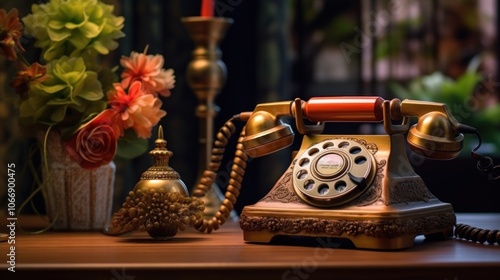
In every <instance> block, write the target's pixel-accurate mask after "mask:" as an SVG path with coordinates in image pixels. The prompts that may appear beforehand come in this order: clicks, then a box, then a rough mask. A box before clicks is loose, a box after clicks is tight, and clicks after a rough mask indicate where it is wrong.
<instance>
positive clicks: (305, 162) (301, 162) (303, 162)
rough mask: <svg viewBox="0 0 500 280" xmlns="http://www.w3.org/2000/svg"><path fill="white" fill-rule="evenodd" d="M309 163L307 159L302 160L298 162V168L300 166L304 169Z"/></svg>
mask: <svg viewBox="0 0 500 280" xmlns="http://www.w3.org/2000/svg"><path fill="white" fill-rule="evenodd" d="M309 162H311V161H310V160H309V159H308V158H303V159H301V160H300V161H299V166H300V167H304V166H306V165H308V164H309Z"/></svg>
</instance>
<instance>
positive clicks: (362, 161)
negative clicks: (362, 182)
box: [354, 156, 367, 165]
mask: <svg viewBox="0 0 500 280" xmlns="http://www.w3.org/2000/svg"><path fill="white" fill-rule="evenodd" d="M366 161H367V159H366V158H365V157H364V156H359V157H356V158H355V159H354V163H355V164H357V165H361V164H365V163H366Z"/></svg>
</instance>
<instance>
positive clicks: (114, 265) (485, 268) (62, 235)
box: [0, 214, 500, 280]
mask: <svg viewBox="0 0 500 280" xmlns="http://www.w3.org/2000/svg"><path fill="white" fill-rule="evenodd" d="M39 219H40V218H34V217H20V218H19V219H18V224H20V225H21V226H23V227H26V228H30V229H31V230H34V229H37V227H38V226H40V228H41V226H42V225H43V223H40V222H39ZM5 221H6V219H5V218H4V219H2V223H5ZM458 222H460V223H468V224H471V225H474V226H478V227H483V228H488V229H493V228H497V229H499V228H500V214H462V215H458ZM3 228H5V227H3ZM330 241H331V240H330ZM328 243H329V240H327V239H322V240H316V239H299V238H294V239H293V240H287V242H285V241H278V242H277V243H276V244H272V245H269V244H249V243H246V242H244V241H243V233H242V231H241V230H240V228H239V226H238V225H237V223H235V222H232V223H231V222H230V223H228V224H226V225H225V226H223V227H222V229H220V230H219V231H217V232H215V233H212V234H201V233H198V232H195V231H193V230H192V229H190V230H187V231H185V232H180V233H179V234H177V236H176V237H174V239H173V240H170V241H161V242H158V241H153V240H152V239H151V238H150V237H149V236H148V235H147V234H146V233H144V232H134V233H133V234H131V235H127V236H121V237H111V236H106V235H104V234H102V233H100V232H56V231H50V232H45V233H42V234H28V233H22V232H20V231H19V230H18V231H17V234H16V244H15V246H16V251H15V252H16V273H18V274H21V275H25V276H26V277H34V278H40V279H46V278H48V277H50V279H108V280H109V279H116V280H120V279H128V280H132V279H156V278H161V279H201V278H203V279H229V278H231V279H238V280H239V279H256V278H262V279H337V278H338V279H402V278H404V279H424V278H425V279H442V280H444V279H458V280H462V279H478V278H477V277H478V275H484V276H486V278H485V279H500V246H498V245H483V244H476V243H471V242H468V241H462V240H453V239H451V240H444V241H428V240H424V238H423V237H417V239H416V241H415V245H414V246H413V247H411V248H408V249H405V250H398V251H391V252H383V251H371V250H355V249H351V248H336V247H337V246H338V244H337V243H331V244H329V247H332V248H326V247H327V245H328ZM0 246H1V263H0V268H1V270H0V275H6V276H12V274H11V272H9V271H7V267H8V266H7V265H6V260H7V256H6V254H7V252H8V251H7V250H8V246H10V245H8V244H7V243H6V242H2V243H0ZM21 275H15V276H21ZM1 278H2V279H10V278H4V276H2V277H1Z"/></svg>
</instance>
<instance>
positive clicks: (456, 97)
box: [390, 59, 500, 153]
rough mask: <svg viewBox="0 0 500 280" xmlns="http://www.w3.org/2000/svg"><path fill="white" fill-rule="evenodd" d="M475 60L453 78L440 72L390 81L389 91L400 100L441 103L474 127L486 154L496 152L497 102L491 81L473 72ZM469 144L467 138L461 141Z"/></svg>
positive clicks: (499, 116)
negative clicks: (478, 133)
mask: <svg viewBox="0 0 500 280" xmlns="http://www.w3.org/2000/svg"><path fill="white" fill-rule="evenodd" d="M478 65H479V60H478V59H474V60H473V61H472V62H471V63H470V65H469V67H468V69H467V71H465V72H464V73H463V74H462V75H461V76H459V77H458V78H457V79H452V78H450V77H447V76H445V75H444V74H443V73H441V72H434V73H432V74H430V75H425V76H422V77H418V78H416V79H414V80H412V81H410V82H409V83H408V85H407V86H403V85H402V84H399V83H391V84H390V89H391V92H392V93H393V94H394V95H395V96H396V97H397V98H400V99H416V100H424V101H433V102H440V103H445V104H447V106H448V107H449V109H450V110H451V112H452V113H453V115H454V116H455V118H456V119H457V120H458V121H459V122H461V123H464V124H467V125H470V126H473V127H475V128H477V129H478V130H479V132H480V134H481V138H482V140H483V142H485V143H488V144H487V146H488V147H490V148H489V150H488V151H486V152H488V153H499V152H500V142H499V139H500V104H499V103H498V102H497V101H496V98H497V96H496V93H495V92H494V90H493V84H494V82H493V81H492V80H491V79H489V78H487V76H486V75H484V74H482V73H479V72H477V67H478ZM465 145H466V146H465V147H467V145H472V143H469V141H466V144H465Z"/></svg>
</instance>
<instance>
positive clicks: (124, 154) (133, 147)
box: [116, 129, 148, 159]
mask: <svg viewBox="0 0 500 280" xmlns="http://www.w3.org/2000/svg"><path fill="white" fill-rule="evenodd" d="M147 150H148V140H147V139H144V138H139V137H138V136H137V134H136V133H135V131H134V130H132V129H128V130H126V131H125V136H124V137H121V138H119V139H118V149H117V151H116V155H117V156H118V157H121V158H124V159H133V158H136V157H138V156H140V155H142V154H144V153H146V152H147Z"/></svg>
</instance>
